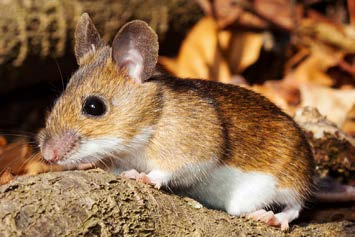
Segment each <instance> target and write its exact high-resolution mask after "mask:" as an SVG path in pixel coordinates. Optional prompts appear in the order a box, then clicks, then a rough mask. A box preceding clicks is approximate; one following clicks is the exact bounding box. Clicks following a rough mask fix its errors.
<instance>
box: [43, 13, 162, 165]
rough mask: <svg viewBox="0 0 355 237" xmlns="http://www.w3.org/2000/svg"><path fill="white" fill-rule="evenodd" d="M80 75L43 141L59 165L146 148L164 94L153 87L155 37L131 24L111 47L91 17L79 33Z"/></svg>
mask: <svg viewBox="0 0 355 237" xmlns="http://www.w3.org/2000/svg"><path fill="white" fill-rule="evenodd" d="M75 56H76V59H77V62H78V64H79V69H78V70H77V71H76V72H75V73H74V75H73V76H72V78H71V79H70V81H69V83H68V85H67V88H66V90H65V91H64V92H63V94H62V95H61V97H60V98H59V99H58V100H57V102H56V104H55V105H54V108H53V110H52V111H51V113H50V114H49V116H48V118H47V120H46V127H45V128H44V129H43V130H42V131H41V132H40V133H39V136H38V140H39V145H40V148H41V151H42V154H43V156H44V158H45V159H46V160H48V161H50V162H56V163H59V164H63V165H64V164H68V165H69V164H70V165H73V164H79V163H83V162H95V161H97V160H99V159H101V158H104V157H105V156H106V157H107V156H111V155H113V154H117V153H118V154H119V153H127V152H132V151H135V150H136V149H139V148H140V147H142V146H144V145H145V144H146V143H147V142H148V140H149V138H150V136H151V134H152V129H153V125H154V123H155V121H156V119H157V117H158V116H159V108H160V100H159V96H157V95H158V93H159V90H158V89H157V88H156V86H155V84H154V83H149V81H148V79H149V78H151V77H152V75H153V73H154V71H155V67H156V63H157V58H158V40H157V35H156V33H155V32H154V31H153V30H152V29H151V28H150V27H149V26H148V25H147V24H146V23H145V22H143V21H138V20H136V21H132V22H129V23H127V24H126V25H124V26H123V27H122V28H121V30H120V31H119V32H118V33H117V34H116V36H115V38H114V40H113V43H112V47H109V46H106V45H105V44H104V42H103V40H102V39H101V37H100V35H99V33H98V31H97V30H96V28H95V26H94V24H93V23H92V21H91V19H90V17H89V16H88V14H86V13H84V14H83V15H82V16H81V18H80V20H79V22H78V24H77V28H76V31H75Z"/></svg>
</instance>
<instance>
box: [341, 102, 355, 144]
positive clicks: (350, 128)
mask: <svg viewBox="0 0 355 237" xmlns="http://www.w3.org/2000/svg"><path fill="white" fill-rule="evenodd" d="M342 130H343V131H344V132H346V133H347V134H349V135H350V136H353V137H355V104H354V105H353V107H352V108H351V109H350V110H349V112H348V113H347V114H346V116H345V121H344V123H343V126H342Z"/></svg>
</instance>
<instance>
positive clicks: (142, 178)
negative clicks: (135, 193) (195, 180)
mask: <svg viewBox="0 0 355 237" xmlns="http://www.w3.org/2000/svg"><path fill="white" fill-rule="evenodd" d="M121 176H122V177H125V178H129V179H135V180H137V181H138V182H142V183H145V184H150V185H153V186H154V187H155V188H157V189H160V188H161V186H162V185H164V184H167V183H168V182H169V180H170V177H171V175H170V173H169V172H165V171H161V170H152V171H151V172H149V173H148V174H146V173H144V172H141V173H139V172H138V171H137V170H135V169H132V170H128V171H124V172H122V173H121Z"/></svg>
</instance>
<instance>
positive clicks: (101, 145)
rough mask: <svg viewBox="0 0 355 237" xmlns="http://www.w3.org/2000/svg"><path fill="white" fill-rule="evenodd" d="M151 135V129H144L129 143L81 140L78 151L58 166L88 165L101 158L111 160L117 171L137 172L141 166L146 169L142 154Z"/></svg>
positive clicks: (119, 140) (108, 139)
mask: <svg viewBox="0 0 355 237" xmlns="http://www.w3.org/2000/svg"><path fill="white" fill-rule="evenodd" d="M152 134H153V128H152V127H146V128H143V129H142V130H141V131H140V133H139V134H137V135H136V136H134V137H133V138H132V139H131V140H130V141H124V140H123V139H121V138H116V137H103V138H98V139H88V140H82V141H81V144H80V147H79V148H78V150H77V151H76V152H75V153H73V154H71V155H70V157H69V158H68V159H65V160H62V161H59V162H58V164H61V165H68V164H79V163H89V162H97V161H100V160H102V159H103V158H113V159H114V161H115V163H117V164H116V165H117V166H118V167H119V170H128V169H137V170H138V169H139V168H141V166H142V167H146V162H145V159H144V157H143V156H142V154H143V150H144V148H145V146H146V145H147V143H148V142H149V139H150V137H151V135H152Z"/></svg>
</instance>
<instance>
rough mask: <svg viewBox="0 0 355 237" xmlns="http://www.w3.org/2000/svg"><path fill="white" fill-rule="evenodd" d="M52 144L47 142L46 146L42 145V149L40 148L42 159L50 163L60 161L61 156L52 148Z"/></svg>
mask: <svg viewBox="0 0 355 237" xmlns="http://www.w3.org/2000/svg"><path fill="white" fill-rule="evenodd" d="M52 143H53V142H52V141H48V142H47V143H46V144H44V147H42V155H43V157H44V159H46V160H47V161H49V162H51V163H54V162H56V161H58V160H60V159H61V156H60V154H59V153H58V149H57V148H56V147H54V145H53V144H52Z"/></svg>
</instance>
